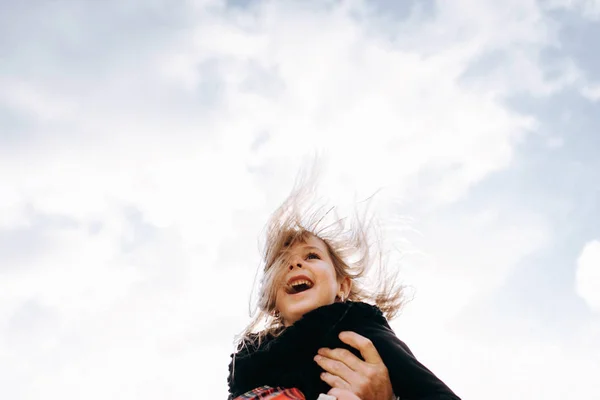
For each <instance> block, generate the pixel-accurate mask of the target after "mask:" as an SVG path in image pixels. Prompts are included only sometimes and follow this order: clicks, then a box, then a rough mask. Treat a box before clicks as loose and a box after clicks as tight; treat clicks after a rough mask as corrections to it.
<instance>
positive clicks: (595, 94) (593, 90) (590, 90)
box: [581, 84, 600, 102]
mask: <svg viewBox="0 0 600 400" xmlns="http://www.w3.org/2000/svg"><path fill="white" fill-rule="evenodd" d="M581 94H582V95H583V96H584V97H585V98H587V99H588V100H590V101H593V102H597V101H600V84H597V85H593V84H592V85H587V86H584V87H583V88H582V89H581Z"/></svg>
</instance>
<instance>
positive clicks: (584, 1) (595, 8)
mask: <svg viewBox="0 0 600 400" xmlns="http://www.w3.org/2000/svg"><path fill="white" fill-rule="evenodd" d="M548 6H549V7H550V8H563V9H569V10H576V11H579V12H580V13H581V14H582V15H583V16H584V17H585V18H588V19H591V20H596V19H598V18H600V1H598V0H550V1H548Z"/></svg>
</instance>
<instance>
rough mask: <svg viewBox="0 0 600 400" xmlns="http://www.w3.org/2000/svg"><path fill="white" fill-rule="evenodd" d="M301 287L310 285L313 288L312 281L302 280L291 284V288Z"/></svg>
mask: <svg viewBox="0 0 600 400" xmlns="http://www.w3.org/2000/svg"><path fill="white" fill-rule="evenodd" d="M300 285H308V286H312V283H311V282H310V281H307V280H306V279H300V280H297V281H294V282H292V283H291V284H290V286H292V287H293V286H300Z"/></svg>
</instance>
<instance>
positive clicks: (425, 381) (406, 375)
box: [362, 322, 459, 400]
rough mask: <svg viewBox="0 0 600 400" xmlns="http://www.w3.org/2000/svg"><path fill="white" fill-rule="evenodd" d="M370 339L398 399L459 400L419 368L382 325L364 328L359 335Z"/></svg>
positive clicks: (438, 381)
mask: <svg viewBox="0 0 600 400" xmlns="http://www.w3.org/2000/svg"><path fill="white" fill-rule="evenodd" d="M362 333H363V334H364V335H365V336H367V337H369V338H371V340H372V341H373V344H374V346H375V347H376V348H377V350H378V351H379V353H380V354H381V358H382V359H383V362H384V363H385V365H386V366H387V368H388V370H389V374H390V380H391V382H392V387H393V388H394V393H395V394H396V395H397V396H399V397H400V398H401V399H403V400H404V399H407V400H408V399H411V400H412V399H414V400H417V399H418V400H438V399H439V400H459V397H458V396H456V395H455V394H454V393H453V392H452V390H450V388H448V386H446V384H445V383H444V382H442V381H441V380H440V379H439V378H438V377H437V376H435V375H434V374H433V373H432V372H431V371H430V370H429V369H428V368H427V367H425V366H424V365H423V364H421V363H420V362H419V361H418V360H417V359H416V358H415V356H414V355H413V354H412V352H411V351H410V349H409V348H408V346H407V345H406V344H405V343H404V342H402V341H401V340H400V339H398V337H397V336H396V334H395V333H394V331H393V330H392V329H391V328H390V327H389V325H388V324H387V322H386V323H384V324H368V325H366V326H365V327H364V330H363V332H362Z"/></svg>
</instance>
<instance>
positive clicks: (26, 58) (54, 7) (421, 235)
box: [0, 0, 600, 400]
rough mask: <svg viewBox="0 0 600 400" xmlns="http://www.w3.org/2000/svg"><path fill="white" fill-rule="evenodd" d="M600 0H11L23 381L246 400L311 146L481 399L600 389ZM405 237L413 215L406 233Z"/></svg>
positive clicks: (101, 392)
mask: <svg viewBox="0 0 600 400" xmlns="http://www.w3.org/2000/svg"><path fill="white" fill-rule="evenodd" d="M599 37H600V2H598V0H549V1H533V0H507V1H503V2H498V1H481V0H456V1H452V2H444V1H426V0H423V1H416V0H415V1H402V2H400V1H392V0H373V1H358V0H357V1H333V0H323V1H303V2H299V1H284V0H282V1H248V0H245V1H242V0H237V1H223V0H188V1H184V0H178V1H166V0H153V1H146V0H145V1H141V0H130V1H121V0H107V1H102V2H100V1H98V2H96V1H41V0H37V1H29V2H16V1H9V0H1V1H0V60H1V62H0V183H1V184H0V397H2V398H3V399H41V398H45V399H48V398H50V399H62V400H70V399H81V398H86V399H89V400H92V399H107V398H111V399H144V400H154V399H157V400H158V399H167V398H169V399H192V398H200V397H206V398H211V399H212V398H214V399H218V398H225V397H226V395H227V385H226V376H227V364H228V362H229V354H230V353H231V350H232V341H233V336H234V335H235V334H236V333H238V332H239V331H240V330H241V329H242V328H243V327H244V325H245V324H246V323H247V322H248V320H249V317H248V300H249V296H250V291H251V284H252V281H253V278H254V273H255V271H256V267H257V266H258V265H259V261H260V260H259V251H258V250H259V247H258V239H259V237H260V233H261V230H262V228H263V226H264V223H265V222H266V220H267V217H268V215H269V213H270V212H271V211H273V210H274V208H275V207H276V206H277V205H278V204H279V203H280V202H281V201H282V200H283V199H284V198H285V196H286V194H287V193H288V192H289V190H290V189H291V187H292V184H293V179H294V178H295V176H296V173H297V171H298V169H299V168H300V167H301V166H302V165H303V163H304V162H305V160H306V159H307V157H308V156H310V155H311V154H314V153H315V152H319V153H320V154H321V155H322V156H323V160H324V164H325V167H324V173H323V177H322V181H321V187H322V193H323V195H325V196H329V198H330V199H331V200H332V201H334V202H339V203H344V201H347V200H348V199H353V198H363V197H366V196H368V195H370V194H372V193H373V192H374V191H376V190H378V189H381V191H380V192H379V195H378V197H377V201H376V203H377V205H378V210H379V213H380V218H381V220H382V222H383V223H384V225H385V224H387V225H389V226H390V227H392V228H394V226H395V222H394V221H398V220H399V219H401V218H404V217H410V219H411V221H412V222H411V223H410V227H411V229H410V230H407V229H390V239H391V241H393V242H395V243H398V246H399V247H403V248H407V249H408V248H410V249H412V251H411V252H409V253H407V257H406V258H405V260H404V262H403V264H402V270H401V277H402V280H403V282H404V283H405V284H407V285H410V286H411V287H412V288H413V290H414V300H413V301H412V302H410V303H409V304H408V305H407V306H406V308H405V310H404V312H403V314H402V315H401V316H400V317H399V318H398V319H397V320H395V321H394V322H393V323H392V326H393V327H394V329H395V330H396V333H397V334H398V336H399V337H400V338H402V339H403V340H404V341H405V342H406V343H407V344H408V345H409V346H410V347H411V348H412V349H413V351H414V352H415V353H416V355H417V357H418V358H420V359H421V360H422V361H423V362H424V363H425V364H426V365H427V366H428V367H429V368H431V369H432V370H433V371H434V372H435V373H436V374H437V375H438V376H440V377H441V378H442V379H443V380H444V381H446V382H447V383H448V384H449V386H450V387H451V388H453V389H454V390H455V391H456V392H457V393H458V394H459V395H461V396H462V397H463V398H464V399H482V398H485V399H491V400H500V399H507V398H508V399H544V400H551V399H591V398H596V397H598V396H600V380H599V379H598V376H600V223H599V222H598V221H600V183H599V182H600V157H599V156H598V155H599V152H600V51H599V48H598V38H599ZM396 228H397V226H396Z"/></svg>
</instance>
